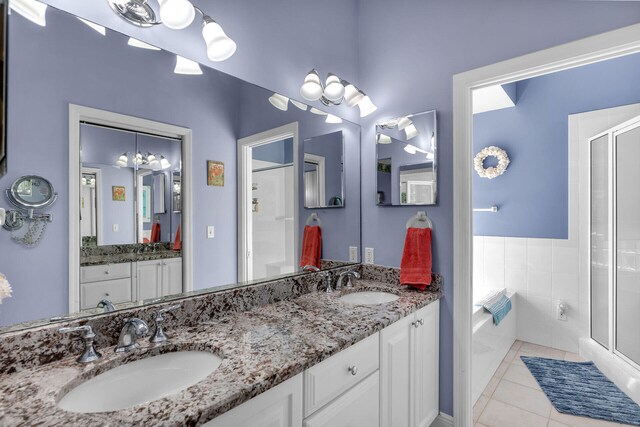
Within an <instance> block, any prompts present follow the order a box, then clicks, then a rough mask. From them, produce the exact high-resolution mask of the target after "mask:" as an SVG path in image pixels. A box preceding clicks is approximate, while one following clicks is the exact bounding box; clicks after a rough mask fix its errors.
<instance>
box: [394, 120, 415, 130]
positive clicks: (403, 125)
mask: <svg viewBox="0 0 640 427" xmlns="http://www.w3.org/2000/svg"><path fill="white" fill-rule="evenodd" d="M411 123H413V122H412V121H411V119H410V118H409V117H400V118H399V119H398V124H397V126H398V130H403V129H404V128H406V127H407V126H409V125H410V124H411Z"/></svg>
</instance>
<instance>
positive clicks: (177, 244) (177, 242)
mask: <svg viewBox="0 0 640 427" xmlns="http://www.w3.org/2000/svg"><path fill="white" fill-rule="evenodd" d="M180 249H182V241H181V238H180V224H178V229H177V230H176V239H175V240H174V241H173V250H174V251H179V250H180Z"/></svg>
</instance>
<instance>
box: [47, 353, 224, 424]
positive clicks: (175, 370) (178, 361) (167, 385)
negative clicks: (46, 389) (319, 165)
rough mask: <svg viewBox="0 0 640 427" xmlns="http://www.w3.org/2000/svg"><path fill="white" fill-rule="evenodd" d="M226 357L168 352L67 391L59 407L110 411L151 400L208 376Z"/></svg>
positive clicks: (115, 369) (76, 410)
mask: <svg viewBox="0 0 640 427" xmlns="http://www.w3.org/2000/svg"><path fill="white" fill-rule="evenodd" d="M220 363H222V358H220V357H218V356H216V355H215V354H212V353H207V352H204V351H180V352H174V353H165V354H161V355H159V356H153V357H149V358H147V359H141V360H136V361H135V362H131V363H127V364H126V365H122V366H118V367H117V368H114V369H111V370H109V371H107V372H104V373H102V374H100V375H98V376H96V377H94V378H92V379H90V380H89V381H87V382H85V383H82V384H80V385H79V386H77V387H76V388H74V389H73V390H71V391H70V392H69V393H67V394H66V395H65V396H64V397H63V398H62V399H60V402H58V407H60V408H62V409H64V410H66V411H71V412H84V413H87V412H108V411H117V410H119V409H126V408H130V407H132V406H135V405H139V404H141V403H147V402H151V401H153V400H157V399H160V398H162V397H165V396H168V395H170V394H174V393H177V392H179V391H181V390H184V389H186V388H188V387H190V386H192V385H194V384H196V383H197V382H199V381H202V380H203V379H205V378H206V377H207V376H208V375H209V374H211V373H212V372H213V371H215V370H216V369H217V368H218V366H220Z"/></svg>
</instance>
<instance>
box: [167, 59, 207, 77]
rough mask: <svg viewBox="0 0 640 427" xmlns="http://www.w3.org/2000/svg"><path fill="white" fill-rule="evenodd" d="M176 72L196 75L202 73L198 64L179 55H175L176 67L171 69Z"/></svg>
mask: <svg viewBox="0 0 640 427" xmlns="http://www.w3.org/2000/svg"><path fill="white" fill-rule="evenodd" d="M173 72H174V73H176V74H186V75H190V76H196V75H200V74H202V69H201V68H200V64H198V63H197V62H195V61H192V60H190V59H187V58H185V57H182V56H180V55H176V68H175V69H174V70H173Z"/></svg>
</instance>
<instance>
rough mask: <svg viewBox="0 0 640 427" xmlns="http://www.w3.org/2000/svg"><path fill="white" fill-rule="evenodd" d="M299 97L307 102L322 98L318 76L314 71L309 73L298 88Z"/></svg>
mask: <svg viewBox="0 0 640 427" xmlns="http://www.w3.org/2000/svg"><path fill="white" fill-rule="evenodd" d="M300 95H301V96H302V97H303V98H304V99H306V100H307V101H317V100H318V99H320V97H321V96H322V85H321V84H320V76H319V75H318V72H317V71H316V70H311V71H309V73H308V74H307V76H306V77H305V78H304V83H303V84H302V86H301V87H300Z"/></svg>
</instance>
